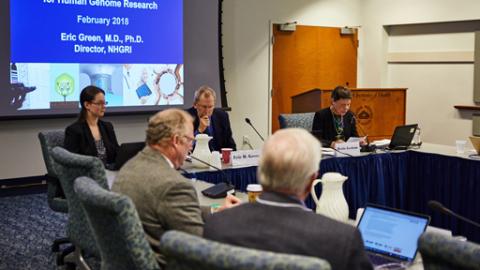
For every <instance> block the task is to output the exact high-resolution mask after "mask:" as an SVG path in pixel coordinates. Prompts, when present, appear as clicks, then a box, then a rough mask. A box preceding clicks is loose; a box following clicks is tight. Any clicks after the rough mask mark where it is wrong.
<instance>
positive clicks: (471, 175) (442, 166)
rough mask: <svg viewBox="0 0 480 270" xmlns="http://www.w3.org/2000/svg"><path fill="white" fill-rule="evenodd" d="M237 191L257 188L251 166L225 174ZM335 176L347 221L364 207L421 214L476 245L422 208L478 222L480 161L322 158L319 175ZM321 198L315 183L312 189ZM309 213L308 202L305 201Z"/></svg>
mask: <svg viewBox="0 0 480 270" xmlns="http://www.w3.org/2000/svg"><path fill="white" fill-rule="evenodd" d="M224 172H225V176H226V177H227V178H229V179H230V181H231V182H232V183H234V185H235V187H236V189H238V190H241V191H245V190H246V187H247V185H248V184H249V183H256V181H257V180H256V167H247V168H240V169H228V170H225V171H224ZM325 172H339V173H341V174H343V175H346V176H348V180H347V181H346V182H345V184H344V185H343V191H344V194H345V198H346V199H347V202H348V205H349V208H350V218H354V217H355V213H356V209H357V208H359V207H364V206H365V204H366V203H367V202H370V203H377V204H381V205H385V206H389V207H394V208H399V209H404V210H409V211H414V212H418V213H425V214H428V215H430V216H431V217H432V220H431V225H433V226H437V227H442V228H446V229H449V230H452V232H453V234H454V235H464V236H466V237H467V238H468V239H469V240H471V241H475V242H480V230H479V229H477V228H475V227H474V226H471V225H468V224H466V223H464V222H462V221H459V220H457V219H455V218H451V217H448V216H445V215H442V214H438V213H434V212H433V211H431V210H430V209H428V207H427V202H428V201H429V200H437V201H439V202H441V203H442V204H444V205H445V206H446V207H448V208H450V209H452V210H453V211H455V212H456V213H458V214H460V215H463V216H465V217H467V218H470V219H472V220H474V221H476V222H480V161H477V160H468V159H464V158H459V157H453V156H444V155H438V154H429V153H421V152H415V151H406V152H397V153H383V154H371V155H367V156H361V157H347V158H327V159H324V160H322V162H321V163H320V175H322V174H323V173H325ZM225 176H224V175H222V174H221V173H219V172H201V173H196V174H195V175H190V177H196V178H197V179H201V180H205V181H207V182H210V183H218V182H221V181H223V178H225ZM316 190H317V194H321V186H320V184H319V185H317V187H316ZM306 204H307V206H308V207H310V208H312V209H314V208H315V205H314V202H313V200H312V199H311V197H309V198H308V199H307V200H306Z"/></svg>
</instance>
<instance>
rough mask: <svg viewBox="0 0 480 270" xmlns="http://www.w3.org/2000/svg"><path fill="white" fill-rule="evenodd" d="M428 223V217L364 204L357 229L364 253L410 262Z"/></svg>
mask: <svg viewBox="0 0 480 270" xmlns="http://www.w3.org/2000/svg"><path fill="white" fill-rule="evenodd" d="M429 221H430V218H429V217H428V216H424V215H419V214H414V213H409V212H404V211H401V210H396V209H391V208H387V207H383V206H377V205H367V207H365V211H364V212H363V215H362V218H361V219H360V222H359V223H358V229H359V230H360V233H361V234H362V238H363V243H364V246H365V249H366V250H367V251H370V252H373V253H378V254H382V255H387V256H389V257H393V258H396V259H399V260H402V261H409V262H410V261H413V260H414V259H415V254H416V252H417V241H418V238H419V237H420V235H421V234H422V233H423V232H424V231H425V228H426V227H427V225H428V223H429Z"/></svg>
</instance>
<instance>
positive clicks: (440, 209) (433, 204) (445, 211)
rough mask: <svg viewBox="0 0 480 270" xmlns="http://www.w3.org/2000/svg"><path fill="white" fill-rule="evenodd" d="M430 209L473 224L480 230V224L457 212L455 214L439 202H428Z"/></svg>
mask: <svg viewBox="0 0 480 270" xmlns="http://www.w3.org/2000/svg"><path fill="white" fill-rule="evenodd" d="M428 207H430V209H432V210H434V211H438V212H440V213H442V214H445V215H448V216H453V217H455V218H458V219H460V220H462V221H464V222H466V223H468V224H471V225H473V226H475V227H477V228H480V224H479V223H477V222H475V221H473V220H470V219H468V218H466V217H463V216H461V215H459V214H457V213H455V212H453V211H452V210H450V209H448V208H446V207H445V206H443V204H441V203H440V202H437V201H433V200H432V201H428Z"/></svg>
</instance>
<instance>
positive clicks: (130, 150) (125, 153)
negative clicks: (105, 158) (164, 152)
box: [114, 142, 145, 170]
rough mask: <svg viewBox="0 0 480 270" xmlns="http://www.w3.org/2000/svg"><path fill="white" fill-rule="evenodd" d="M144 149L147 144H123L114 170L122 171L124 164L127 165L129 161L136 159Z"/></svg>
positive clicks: (118, 152)
mask: <svg viewBox="0 0 480 270" xmlns="http://www.w3.org/2000/svg"><path fill="white" fill-rule="evenodd" d="M144 147H145V142H132V143H122V144H121V145H120V148H119V149H118V151H117V156H116V158H115V167H114V169H115V170H120V168H121V167H122V166H123V164H125V163H126V162H127V161H128V160H129V159H131V158H132V157H134V156H135V155H136V154H137V153H138V152H140V151H141V150H142V149H143V148H144Z"/></svg>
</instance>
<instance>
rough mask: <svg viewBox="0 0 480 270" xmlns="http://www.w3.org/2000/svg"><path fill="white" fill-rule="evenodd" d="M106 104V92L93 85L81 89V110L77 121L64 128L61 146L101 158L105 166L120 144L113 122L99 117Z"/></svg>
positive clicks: (101, 115) (111, 159)
mask: <svg viewBox="0 0 480 270" xmlns="http://www.w3.org/2000/svg"><path fill="white" fill-rule="evenodd" d="M106 105H107V102H106V101H105V91H103V90H102V89H100V88H98V87H96V86H93V85H90V86H87V87H85V88H83V90H82V92H81V93H80V106H81V107H82V109H81V111H80V115H79V117H78V120H77V121H76V122H75V123H73V124H71V125H70V126H68V127H67V128H66V129H65V142H64V147H65V149H67V150H68V151H70V152H73V153H77V154H81V155H88V156H95V157H98V158H100V160H102V162H103V164H105V167H106V168H107V169H108V168H109V167H111V166H112V165H113V163H114V162H115V157H116V154H117V149H118V147H119V146H118V142H117V137H116V136H115V131H114V130H113V125H112V124H111V123H110V122H106V121H102V120H100V118H102V117H103V115H104V114H105V108H106Z"/></svg>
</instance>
